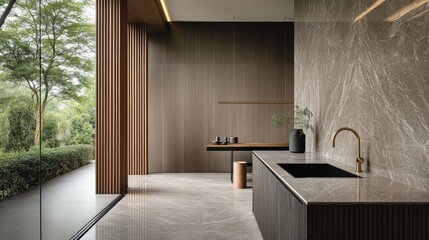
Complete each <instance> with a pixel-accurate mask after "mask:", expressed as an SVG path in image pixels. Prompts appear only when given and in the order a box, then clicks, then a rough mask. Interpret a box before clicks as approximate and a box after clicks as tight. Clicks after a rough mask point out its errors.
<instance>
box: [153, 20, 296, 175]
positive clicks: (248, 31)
mask: <svg viewBox="0 0 429 240" xmlns="http://www.w3.org/2000/svg"><path fill="white" fill-rule="evenodd" d="M234 29H235V34H234ZM170 30H171V31H170V32H169V33H168V34H149V36H148V55H149V58H148V59H149V62H148V68H149V75H148V81H149V143H150V144H149V172H151V173H153V172H229V171H230V157H231V154H230V153H229V152H207V151H206V144H207V143H208V142H210V141H211V140H213V138H214V137H215V136H220V137H222V138H223V137H225V136H234V135H235V136H238V139H239V141H240V142H287V141H288V140H287V138H288V137H287V136H288V135H289V128H290V127H285V128H281V129H274V128H273V127H272V126H271V122H270V121H271V117H270V116H271V115H272V113H273V112H274V111H280V112H282V113H285V114H286V116H291V115H293V105H292V104H290V105H284V104H231V105H229V104H218V102H219V101H237V102H238V101H240V102H242V101H252V102H266V101H284V102H293V100H294V77H293V76H294V75H293V74H294V66H293V63H294V51H293V49H294V42H293V41H294V38H293V36H294V27H293V23H236V24H235V25H234V23H193V22H174V23H171V29H170ZM234 39H235V41H234ZM234 45H235V48H234ZM234 63H235V64H234ZM234 66H235V71H234ZM234 158H235V159H236V160H246V161H251V152H235V153H234Z"/></svg>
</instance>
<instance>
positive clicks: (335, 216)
mask: <svg viewBox="0 0 429 240" xmlns="http://www.w3.org/2000/svg"><path fill="white" fill-rule="evenodd" d="M277 163H329V164H332V165H335V166H337V167H340V168H342V169H344V170H347V171H349V172H353V166H345V165H341V164H337V163H333V162H328V160H327V159H323V158H320V157H317V156H312V155H307V156H306V155H305V154H292V153H289V152H271V153H270V152H255V153H254V154H253V212H254V214H255V218H256V221H257V223H258V225H259V228H260V230H261V233H262V236H263V237H264V239H265V240H270V239H282V240H286V239H330V240H331V239H348V240H354V239H364V240H370V239H374V240H379V239H386V240H391V239H407V240H408V239H429V224H428V223H429V193H427V192H424V191H420V190H417V189H414V188H411V187H409V186H407V185H404V184H400V183H397V182H394V181H391V180H389V179H386V178H382V177H378V176H375V175H373V174H371V173H362V174H359V175H360V176H361V177H362V178H352V179H344V178H342V179H339V178H293V177H292V176H291V175H290V174H289V173H287V172H286V171H284V170H283V169H281V168H280V167H279V166H278V165H277Z"/></svg>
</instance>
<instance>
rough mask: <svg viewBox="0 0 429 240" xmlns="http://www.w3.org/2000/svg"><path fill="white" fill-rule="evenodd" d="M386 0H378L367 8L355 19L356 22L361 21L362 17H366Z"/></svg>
mask: <svg viewBox="0 0 429 240" xmlns="http://www.w3.org/2000/svg"><path fill="white" fill-rule="evenodd" d="M385 1H386V0H377V1H375V2H374V3H373V4H372V5H371V6H370V7H369V8H368V9H367V10H365V11H364V12H363V13H361V14H360V15H359V16H357V17H356V18H355V20H354V22H356V21H359V20H360V19H362V18H364V17H365V16H366V15H367V14H368V13H370V12H371V11H372V10H374V9H375V8H377V7H378V6H380V5H381V4H382V3H384V2H385Z"/></svg>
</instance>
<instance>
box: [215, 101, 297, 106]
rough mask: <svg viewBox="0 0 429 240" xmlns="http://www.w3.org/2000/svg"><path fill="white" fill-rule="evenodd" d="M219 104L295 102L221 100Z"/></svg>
mask: <svg viewBox="0 0 429 240" xmlns="http://www.w3.org/2000/svg"><path fill="white" fill-rule="evenodd" d="M218 104H292V105H293V104H295V103H294V102H291V101H219V102H218Z"/></svg>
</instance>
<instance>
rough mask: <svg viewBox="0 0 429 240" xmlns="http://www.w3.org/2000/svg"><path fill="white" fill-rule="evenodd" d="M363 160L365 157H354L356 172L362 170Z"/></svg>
mask: <svg viewBox="0 0 429 240" xmlns="http://www.w3.org/2000/svg"><path fill="white" fill-rule="evenodd" d="M364 162H365V159H363V158H362V157H357V158H356V172H362V163H364Z"/></svg>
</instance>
